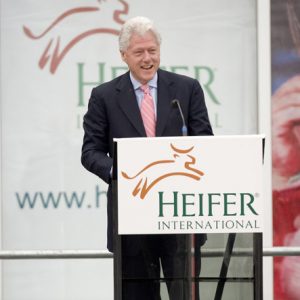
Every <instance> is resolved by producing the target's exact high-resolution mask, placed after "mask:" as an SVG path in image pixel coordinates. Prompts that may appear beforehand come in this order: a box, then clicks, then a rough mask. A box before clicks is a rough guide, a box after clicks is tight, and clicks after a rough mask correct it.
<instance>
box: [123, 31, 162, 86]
mask: <svg viewBox="0 0 300 300" xmlns="http://www.w3.org/2000/svg"><path fill="white" fill-rule="evenodd" d="M121 56H122V59H123V61H124V62H126V64H127V65H128V67H129V70H130V71H131V73H132V75H133V77H134V78H135V79H136V80H138V81H139V82H140V83H141V84H146V83H147V82H148V81H149V80H151V79H152V78H153V77H154V75H155V73H156V71H157V69H158V67H159V63H160V46H159V44H158V42H157V40H156V38H155V35H154V34H153V33H152V32H151V31H147V32H146V33H145V34H144V35H143V36H140V35H138V34H136V33H134V34H133V35H132V36H131V38H130V42H129V46H128V48H127V49H126V50H125V51H121Z"/></svg>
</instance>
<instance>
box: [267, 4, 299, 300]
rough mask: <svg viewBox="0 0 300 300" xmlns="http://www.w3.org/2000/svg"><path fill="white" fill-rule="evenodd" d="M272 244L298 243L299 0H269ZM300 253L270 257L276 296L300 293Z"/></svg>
mask: <svg viewBox="0 0 300 300" xmlns="http://www.w3.org/2000/svg"><path fill="white" fill-rule="evenodd" d="M271 8H272V10H271V19H272V158H273V228H274V231H273V244H274V246H285V247H289V246H290V247H299V246H300V155H299V149H300V31H299V29H300V2H299V1H290V0H284V1H280V0H273V1H271ZM299 278H300V257H299V256H295V257H292V256H286V257H275V258H274V299H275V300H294V299H300V287H299V285H298V283H297V282H298V279H299Z"/></svg>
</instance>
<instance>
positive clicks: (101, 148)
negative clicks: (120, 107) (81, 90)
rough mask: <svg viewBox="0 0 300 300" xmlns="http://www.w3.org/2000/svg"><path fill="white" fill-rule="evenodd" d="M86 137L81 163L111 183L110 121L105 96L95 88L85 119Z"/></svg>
mask: <svg viewBox="0 0 300 300" xmlns="http://www.w3.org/2000/svg"><path fill="white" fill-rule="evenodd" d="M83 129H84V138H83V146H82V154H81V163H82V164H83V166H84V167H85V168H86V169H87V170H88V171H90V172H92V173H94V174H95V175H97V176H99V177H100V178H101V179H102V180H104V181H105V182H106V183H110V179H111V177H110V170H111V168H112V163H113V160H112V158H111V157H109V156H108V152H109V133H108V132H109V122H108V119H107V114H106V109H105V104H104V101H103V97H101V96H100V95H99V94H97V92H96V89H93V91H92V94H91V98H90V100H89V105H88V111H87V113H86V114H85V116H84V119H83Z"/></svg>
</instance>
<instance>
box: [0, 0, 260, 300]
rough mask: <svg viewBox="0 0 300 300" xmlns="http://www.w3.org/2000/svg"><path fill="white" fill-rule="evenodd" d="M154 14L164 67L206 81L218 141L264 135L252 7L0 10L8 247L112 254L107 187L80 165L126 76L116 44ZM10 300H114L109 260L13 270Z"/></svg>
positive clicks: (70, 2)
mask: <svg viewBox="0 0 300 300" xmlns="http://www.w3.org/2000/svg"><path fill="white" fill-rule="evenodd" d="M137 15H144V16H147V17H149V18H151V19H153V20H154V22H155V23H156V25H157V27H158V28H159V30H160V32H161V35H162V46H161V67H162V68H164V69H166V70H169V71H173V72H177V73H182V74H185V75H188V76H191V77H194V78H196V79H198V80H199V81H200V83H201V85H202V87H203V90H204V93H205V97H206V103H207V106H208V110H209V116H210V119H211V123H212V125H213V129H214V133H215V134H253V133H256V131H257V115H256V112H257V68H256V61H257V57H256V49H257V47H256V40H257V39H256V38H257V36H256V35H257V30H256V4H255V1H252V0H223V1H221V2H220V1H218V0H190V1H189V4H188V5H186V4H185V3H184V2H183V1H179V0H162V1H150V0H144V1H139V0H131V1H127V0H110V1H96V0H85V1H83V0H76V1H74V0H64V1H50V0H45V1H33V0H21V1H20V0H18V1H16V0H1V35H0V36H1V44H0V45H1V49H0V51H1V52H0V55H1V120H2V122H1V130H2V145H1V147H2V148H1V152H2V161H1V163H2V170H1V171H2V177H1V180H2V195H1V204H2V216H1V221H2V233H1V239H2V248H3V249H9V250H14V249H19V250H21V249H24V250H26V249H105V248H106V189H107V187H106V185H105V184H104V183H103V182H102V181H101V180H100V179H99V178H97V177H96V176H94V175H92V174H89V173H88V172H87V171H86V170H85V169H84V168H83V167H82V166H81V163H80V156H81V145H82V137H83V130H82V117H83V115H84V113H85V112H86V109H87V104H88V99H89V96H90V92H91V89H92V88H93V87H94V86H96V85H98V84H100V83H102V82H105V81H108V80H111V79H112V78H114V77H116V76H118V75H120V74H122V73H124V72H125V71H126V70H127V68H126V65H125V64H124V63H123V62H122V60H121V58H120V54H119V51H118V38H117V37H118V34H119V30H120V28H121V26H122V24H123V22H124V21H126V20H127V19H129V18H131V17H133V16H137ZM2 281H3V282H2V283H3V284H2V297H3V300H8V299H9V300H19V299H30V300H35V299H37V300H40V299H41V295H43V299H44V300H47V299H49V300H54V299H72V300H74V299H80V300H82V299H86V300H88V299H101V300H111V299H112V291H113V284H112V263H111V261H106V260H93V261H91V262H90V261H86V260H76V261H69V260H68V261H63V260H55V261H53V260H52V261H50V260H48V261H39V260H38V261H25V262H24V261H15V262H9V261H5V262H3V264H2Z"/></svg>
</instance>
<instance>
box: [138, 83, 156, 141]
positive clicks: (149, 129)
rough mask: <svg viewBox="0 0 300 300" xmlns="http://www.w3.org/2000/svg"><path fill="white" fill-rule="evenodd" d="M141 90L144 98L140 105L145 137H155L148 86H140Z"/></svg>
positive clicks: (151, 99)
mask: <svg viewBox="0 0 300 300" xmlns="http://www.w3.org/2000/svg"><path fill="white" fill-rule="evenodd" d="M141 90H142V91H143V92H144V97H143V99H142V103H141V115H142V119H143V123H144V127H145V131H146V134H147V137H154V136H155V111H154V103H153V98H152V96H151V94H150V89H149V86H148V85H142V86H141Z"/></svg>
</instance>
